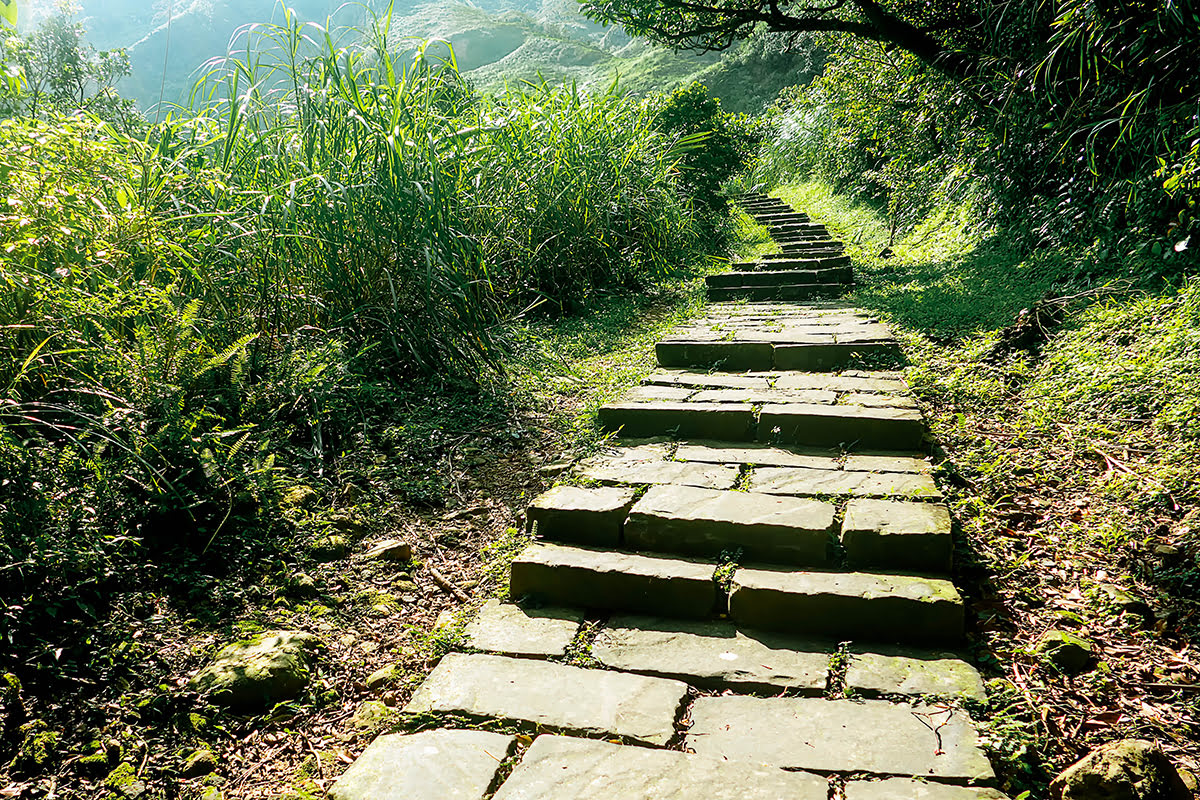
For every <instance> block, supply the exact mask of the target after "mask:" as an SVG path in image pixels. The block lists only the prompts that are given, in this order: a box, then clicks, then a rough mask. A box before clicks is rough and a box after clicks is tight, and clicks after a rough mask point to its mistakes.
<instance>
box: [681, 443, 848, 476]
mask: <svg viewBox="0 0 1200 800" xmlns="http://www.w3.org/2000/svg"><path fill="white" fill-rule="evenodd" d="M675 458H676V459H677V460H679V461H702V462H707V463H710V464H756V465H759V466H768V467H807V468H809V469H829V470H836V469H837V468H838V457H837V455H835V451H831V450H817V451H810V452H805V451H802V450H796V449H792V448H784V447H771V446H769V445H764V444H757V443H747V444H744V445H733V446H728V445H725V444H722V443H712V444H702V443H699V442H685V443H683V444H681V445H679V449H678V450H676V451H675Z"/></svg>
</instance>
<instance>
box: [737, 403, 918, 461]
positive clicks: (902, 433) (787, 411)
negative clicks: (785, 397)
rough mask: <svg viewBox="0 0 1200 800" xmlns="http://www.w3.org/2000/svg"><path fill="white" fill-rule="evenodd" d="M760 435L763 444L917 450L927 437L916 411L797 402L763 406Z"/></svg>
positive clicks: (759, 427) (760, 418)
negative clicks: (854, 445) (768, 442)
mask: <svg viewBox="0 0 1200 800" xmlns="http://www.w3.org/2000/svg"><path fill="white" fill-rule="evenodd" d="M758 434H759V439H760V440H762V441H772V442H784V443H787V444H806V445H818V446H823V447H833V446H836V445H839V444H846V445H849V444H857V445H859V446H861V447H869V448H876V449H882V450H915V449H917V448H918V447H920V446H921V441H922V439H923V438H924V436H925V422H924V420H923V419H922V418H921V412H919V411H917V410H916V409H913V408H866V407H865V406H822V405H811V404H805V403H794V404H788V405H768V406H763V409H762V412H761V413H760V415H759V425H758Z"/></svg>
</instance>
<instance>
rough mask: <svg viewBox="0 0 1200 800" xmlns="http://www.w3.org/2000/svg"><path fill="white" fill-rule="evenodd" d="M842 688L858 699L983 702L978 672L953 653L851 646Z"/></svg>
mask: <svg viewBox="0 0 1200 800" xmlns="http://www.w3.org/2000/svg"><path fill="white" fill-rule="evenodd" d="M844 680H845V687H846V689H847V691H850V692H852V693H854V694H856V695H859V696H866V697H879V696H896V695H905V696H908V697H941V698H947V699H961V698H964V697H965V698H969V699H971V700H974V701H977V702H981V703H982V702H984V701H985V700H986V699H987V690H986V689H984V686H983V678H982V677H980V675H979V670H977V669H975V667H973V666H971V665H970V664H968V663H967V662H966V661H965V660H963V658H962V657H961V656H959V655H958V654H957V653H945V652H935V651H929V650H913V649H911V648H897V647H892V648H887V647H881V646H879V645H871V646H869V647H866V646H862V645H853V646H851V648H850V657H849V662H848V664H847V666H846V674H845V678H844Z"/></svg>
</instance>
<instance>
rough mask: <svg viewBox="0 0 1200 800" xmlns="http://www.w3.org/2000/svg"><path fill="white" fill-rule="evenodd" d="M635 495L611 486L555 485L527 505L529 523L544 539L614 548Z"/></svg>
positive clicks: (618, 542) (618, 541) (631, 491)
mask: <svg viewBox="0 0 1200 800" xmlns="http://www.w3.org/2000/svg"><path fill="white" fill-rule="evenodd" d="M635 494H636V493H635V491H634V490H633V489H621V488H617V487H611V486H595V487H583V486H555V487H554V488H553V489H551V490H550V491H548V492H545V493H543V494H541V495H539V496H538V498H537V499H536V500H534V501H533V503H531V504H530V506H529V509H528V512H527V513H528V519H529V523H530V525H536V528H537V533H538V535H539V536H541V537H542V538H545V539H551V540H553V541H556V542H573V543H575V544H592V545H605V546H609V547H616V546H617V545H619V544H620V543H621V527H622V526H623V525H624V524H625V517H626V516H627V515H628V514H629V509H630V508H632V507H633V500H634V496H635Z"/></svg>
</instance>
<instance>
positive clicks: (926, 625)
mask: <svg viewBox="0 0 1200 800" xmlns="http://www.w3.org/2000/svg"><path fill="white" fill-rule="evenodd" d="M729 616H730V617H731V618H732V619H733V620H734V622H736V623H738V624H739V625H745V626H747V627H750V628H762V629H766V630H776V631H784V632H787V633H795V634H801V635H805V636H829V637H833V638H837V639H842V640H844V639H866V640H868V641H875V642H895V643H899V644H928V643H937V644H942V643H952V642H956V641H958V640H960V639H961V638H962V636H963V604H962V598H961V597H960V596H959V594H958V590H956V589H955V588H954V584H953V583H951V582H950V581H947V580H941V579H938V578H923V577H916V576H909V575H884V574H877V573H867V572H802V571H791V572H785V571H780V570H767V569H745V568H743V569H739V570H738V571H737V572H736V573H735V574H734V577H733V585H732V590H731V593H730V596H729Z"/></svg>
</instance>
